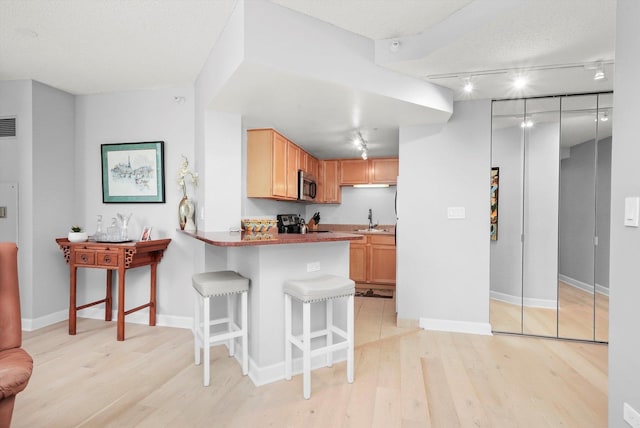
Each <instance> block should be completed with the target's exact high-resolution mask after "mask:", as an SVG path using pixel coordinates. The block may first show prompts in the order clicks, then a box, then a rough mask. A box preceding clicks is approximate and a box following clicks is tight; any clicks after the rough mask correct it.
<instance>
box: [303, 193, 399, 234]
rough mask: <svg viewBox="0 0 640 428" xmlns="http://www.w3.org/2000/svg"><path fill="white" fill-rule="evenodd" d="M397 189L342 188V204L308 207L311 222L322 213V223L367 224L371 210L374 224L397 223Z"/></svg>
mask: <svg viewBox="0 0 640 428" xmlns="http://www.w3.org/2000/svg"><path fill="white" fill-rule="evenodd" d="M395 195H396V187H395V186H390V187H387V188H355V187H350V186H344V187H342V203H341V204H311V205H308V206H307V207H306V217H305V219H307V220H309V219H310V218H311V216H312V215H313V213H315V212H316V211H318V212H320V223H330V224H367V223H368V222H369V220H368V219H367V216H368V215H369V209H371V210H372V213H373V223H374V224H385V225H391V224H395V222H396V214H395V210H394V206H395Z"/></svg>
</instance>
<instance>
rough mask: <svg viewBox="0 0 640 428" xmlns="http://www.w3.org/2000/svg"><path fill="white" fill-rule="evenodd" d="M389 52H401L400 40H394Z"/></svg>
mask: <svg viewBox="0 0 640 428" xmlns="http://www.w3.org/2000/svg"><path fill="white" fill-rule="evenodd" d="M389 50H390V51H391V52H398V51H399V50H400V40H394V41H392V42H391V44H390V45H389Z"/></svg>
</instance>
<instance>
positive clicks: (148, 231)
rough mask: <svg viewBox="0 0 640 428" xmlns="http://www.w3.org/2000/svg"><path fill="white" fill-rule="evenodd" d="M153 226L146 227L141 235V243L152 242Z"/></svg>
mask: <svg viewBox="0 0 640 428" xmlns="http://www.w3.org/2000/svg"><path fill="white" fill-rule="evenodd" d="M151 229H152V227H151V226H145V227H144V229H142V233H141V234H140V241H151Z"/></svg>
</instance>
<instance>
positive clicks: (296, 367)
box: [235, 344, 347, 393]
mask: <svg viewBox="0 0 640 428" xmlns="http://www.w3.org/2000/svg"><path fill="white" fill-rule="evenodd" d="M237 347H238V346H237V344H236V348H237ZM239 355H242V354H239V353H238V352H236V355H235V358H236V360H238V363H239V364H242V363H241V362H240V357H239ZM346 360H347V350H346V349H341V350H339V351H336V352H334V353H333V364H334V365H335V364H337V363H340V362H342V361H346ZM326 366H327V357H326V355H316V356H315V357H313V358H311V370H315V369H319V368H321V367H326ZM301 373H302V357H298V358H294V359H293V370H292V372H291V374H292V375H293V376H295V375H299V374H301ZM345 376H346V375H345ZM249 378H250V379H251V381H252V382H253V383H254V384H255V385H256V386H262V385H266V384H268V383H273V382H278V381H280V380H283V379H284V378H285V377H284V361H283V362H280V363H276V364H272V365H270V366H266V367H258V366H257V365H256V363H255V361H253V360H252V359H249ZM345 382H346V380H345ZM301 393H302V392H301Z"/></svg>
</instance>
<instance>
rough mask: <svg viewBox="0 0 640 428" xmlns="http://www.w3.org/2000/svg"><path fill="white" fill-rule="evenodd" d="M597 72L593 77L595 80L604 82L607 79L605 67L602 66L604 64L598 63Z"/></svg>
mask: <svg viewBox="0 0 640 428" xmlns="http://www.w3.org/2000/svg"><path fill="white" fill-rule="evenodd" d="M595 70H596V72H595V73H594V75H593V80H604V78H605V77H607V76H606V75H605V74H604V65H602V63H598V65H597V66H596V69H595Z"/></svg>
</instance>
